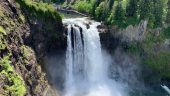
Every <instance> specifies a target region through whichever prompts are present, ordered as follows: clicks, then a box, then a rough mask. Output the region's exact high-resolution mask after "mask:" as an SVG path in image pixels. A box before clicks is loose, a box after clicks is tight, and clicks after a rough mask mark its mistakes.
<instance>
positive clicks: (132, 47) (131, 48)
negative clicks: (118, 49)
mask: <svg viewBox="0 0 170 96" xmlns="http://www.w3.org/2000/svg"><path fill="white" fill-rule="evenodd" d="M142 50H143V49H142V46H141V45H140V44H138V43H137V42H132V43H130V44H128V48H127V51H128V52H129V53H132V54H140V53H141V52H142Z"/></svg>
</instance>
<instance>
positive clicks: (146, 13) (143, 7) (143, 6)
mask: <svg viewBox="0 0 170 96" xmlns="http://www.w3.org/2000/svg"><path fill="white" fill-rule="evenodd" d="M152 6H153V2H152V0H141V2H140V19H149V18H150V17H151V15H152Z"/></svg>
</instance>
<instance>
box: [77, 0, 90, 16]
mask: <svg viewBox="0 0 170 96" xmlns="http://www.w3.org/2000/svg"><path fill="white" fill-rule="evenodd" d="M74 8H75V9H77V10H78V11H80V12H83V13H90V12H91V10H92V5H91V3H90V2H89V1H77V2H76V3H75V5H74Z"/></svg>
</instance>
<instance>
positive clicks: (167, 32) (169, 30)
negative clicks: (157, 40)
mask: <svg viewBox="0 0 170 96" xmlns="http://www.w3.org/2000/svg"><path fill="white" fill-rule="evenodd" d="M163 36H164V37H165V38H168V39H170V27H168V28H166V29H164V31H163Z"/></svg>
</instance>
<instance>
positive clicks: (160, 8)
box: [153, 0, 165, 27]
mask: <svg viewBox="0 0 170 96" xmlns="http://www.w3.org/2000/svg"><path fill="white" fill-rule="evenodd" d="M164 2H165V1H164V0H153V5H154V8H153V16H154V26H155V27H158V26H161V25H162V22H163V15H164Z"/></svg>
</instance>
